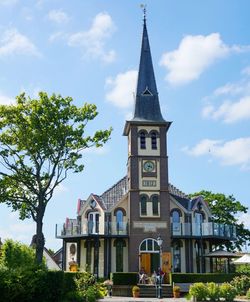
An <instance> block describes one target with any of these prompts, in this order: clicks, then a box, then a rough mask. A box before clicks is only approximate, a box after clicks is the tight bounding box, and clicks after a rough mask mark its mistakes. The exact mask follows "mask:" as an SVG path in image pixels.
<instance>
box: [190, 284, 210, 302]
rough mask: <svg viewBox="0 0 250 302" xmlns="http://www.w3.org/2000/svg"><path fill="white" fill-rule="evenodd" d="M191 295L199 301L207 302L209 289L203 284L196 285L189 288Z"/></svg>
mask: <svg viewBox="0 0 250 302" xmlns="http://www.w3.org/2000/svg"><path fill="white" fill-rule="evenodd" d="M189 294H190V295H191V296H193V297H195V298H196V299H197V301H205V300H206V298H207V296H208V288H207V286H206V285H205V284H204V283H202V282H198V283H194V284H192V285H191V286H190V288H189Z"/></svg>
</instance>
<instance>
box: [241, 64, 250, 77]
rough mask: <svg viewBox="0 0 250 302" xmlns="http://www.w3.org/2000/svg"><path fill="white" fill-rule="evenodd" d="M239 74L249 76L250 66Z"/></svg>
mask: <svg viewBox="0 0 250 302" xmlns="http://www.w3.org/2000/svg"><path fill="white" fill-rule="evenodd" d="M241 73H242V74H243V75H247V76H249V75H250V66H247V67H245V68H244V69H243V70H242V71H241Z"/></svg>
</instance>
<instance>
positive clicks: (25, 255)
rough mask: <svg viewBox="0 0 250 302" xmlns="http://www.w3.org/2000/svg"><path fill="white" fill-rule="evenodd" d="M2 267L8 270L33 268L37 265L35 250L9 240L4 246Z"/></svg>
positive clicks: (0, 263)
mask: <svg viewBox="0 0 250 302" xmlns="http://www.w3.org/2000/svg"><path fill="white" fill-rule="evenodd" d="M0 265H1V266H2V267H5V268H7V269H8V270H17V269H18V270H19V269H20V270H22V269H24V270H27V269H29V268H33V267H34V266H35V265H36V258H35V250H34V249H33V248H31V247H29V246H27V245H25V244H22V243H20V242H17V241H13V240H11V239H7V240H6V241H5V242H4V244H3V245H2V253H1V256H0ZM44 268H45V263H44Z"/></svg>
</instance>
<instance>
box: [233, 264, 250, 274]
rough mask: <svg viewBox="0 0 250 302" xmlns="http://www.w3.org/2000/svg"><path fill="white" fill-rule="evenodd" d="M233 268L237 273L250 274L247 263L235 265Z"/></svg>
mask: <svg viewBox="0 0 250 302" xmlns="http://www.w3.org/2000/svg"><path fill="white" fill-rule="evenodd" d="M235 270H236V272H237V273H239V274H244V275H249V274H250V265H249V264H240V265H236V268H235Z"/></svg>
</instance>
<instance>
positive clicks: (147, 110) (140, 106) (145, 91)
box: [132, 7, 165, 122]
mask: <svg viewBox="0 0 250 302" xmlns="http://www.w3.org/2000/svg"><path fill="white" fill-rule="evenodd" d="M143 11H144V16H143V34H142V44H141V57H140V65H139V73H138V80H137V89H136V101H135V112H134V118H133V119H132V120H134V121H137V120H138V121H139V120H140V121H141V120H145V121H152V122H165V120H164V119H163V117H162V115H161V109H160V104H159V98H158V92H157V86H156V81H155V75H154V68H153V63H152V57H151V51H150V45H149V39H148V32H147V24H146V9H145V7H144V10H143Z"/></svg>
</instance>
